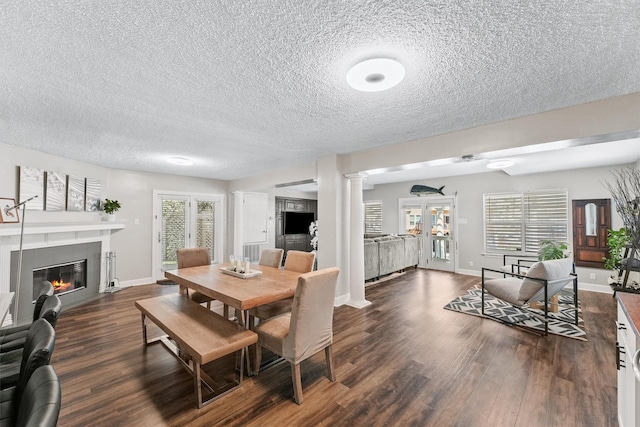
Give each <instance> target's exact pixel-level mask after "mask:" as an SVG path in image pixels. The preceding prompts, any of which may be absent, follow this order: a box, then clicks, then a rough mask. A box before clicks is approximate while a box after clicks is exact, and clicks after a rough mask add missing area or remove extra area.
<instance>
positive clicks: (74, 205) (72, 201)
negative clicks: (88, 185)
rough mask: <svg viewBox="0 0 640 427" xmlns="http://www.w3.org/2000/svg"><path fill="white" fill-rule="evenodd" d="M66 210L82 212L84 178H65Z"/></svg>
mask: <svg viewBox="0 0 640 427" xmlns="http://www.w3.org/2000/svg"><path fill="white" fill-rule="evenodd" d="M67 210H68V211H72V212H82V211H84V178H83V177H79V176H74V175H68V176H67Z"/></svg>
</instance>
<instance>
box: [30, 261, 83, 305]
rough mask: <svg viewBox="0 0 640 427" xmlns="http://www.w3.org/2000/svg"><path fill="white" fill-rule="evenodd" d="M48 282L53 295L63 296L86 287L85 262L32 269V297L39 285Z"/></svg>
mask: <svg viewBox="0 0 640 427" xmlns="http://www.w3.org/2000/svg"><path fill="white" fill-rule="evenodd" d="M46 280H48V281H49V282H51V284H52V285H53V290H54V293H55V294H58V295H64V294H68V293H70V292H74V291H78V290H80V289H83V288H86V287H87V260H86V259H83V260H78V261H72V262H65V263H62V264H56V265H48V266H46V267H38V268H34V269H33V296H34V297H35V296H36V295H37V294H38V291H39V290H40V284H41V283H42V282H44V281H46Z"/></svg>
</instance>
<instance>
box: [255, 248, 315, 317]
mask: <svg viewBox="0 0 640 427" xmlns="http://www.w3.org/2000/svg"><path fill="white" fill-rule="evenodd" d="M280 250H281V251H283V252H284V250H282V249H280ZM260 260H261V261H262V255H260ZM315 260H316V254H315V252H303V251H288V252H287V259H286V260H285V262H284V269H285V270H290V271H295V272H298V273H309V272H310V271H312V270H313V264H314V263H315ZM280 263H282V254H280ZM292 303H293V297H292V298H285V299H282V300H279V301H274V302H271V303H268V304H263V305H259V306H257V307H255V308H252V309H251V310H249V326H250V327H253V325H254V324H255V319H256V318H258V319H260V320H261V321H262V320H266V319H270V318H272V317H274V316H278V315H279V314H282V313H287V312H289V311H291V304H292Z"/></svg>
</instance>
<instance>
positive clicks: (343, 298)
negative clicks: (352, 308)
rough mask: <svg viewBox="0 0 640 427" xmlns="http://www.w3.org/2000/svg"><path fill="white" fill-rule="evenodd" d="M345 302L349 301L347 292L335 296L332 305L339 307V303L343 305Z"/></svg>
mask: <svg viewBox="0 0 640 427" xmlns="http://www.w3.org/2000/svg"><path fill="white" fill-rule="evenodd" d="M347 302H349V294H346V295H340V296H337V297H335V299H334V300H333V305H334V306H335V307H340V306H341V305H344V304H346V303H347Z"/></svg>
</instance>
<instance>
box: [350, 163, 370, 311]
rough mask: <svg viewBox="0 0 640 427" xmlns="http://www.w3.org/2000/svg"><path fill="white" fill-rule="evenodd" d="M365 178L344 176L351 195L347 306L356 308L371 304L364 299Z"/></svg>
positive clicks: (360, 174) (357, 174)
mask: <svg viewBox="0 0 640 427" xmlns="http://www.w3.org/2000/svg"><path fill="white" fill-rule="evenodd" d="M365 176H366V175H364V174H362V173H359V172H357V173H352V174H346V175H345V177H346V178H347V179H348V180H349V185H350V193H351V203H350V211H351V212H350V227H349V242H350V244H349V246H350V247H349V250H350V252H349V253H350V258H349V264H350V265H349V270H350V271H349V276H350V280H351V283H350V287H349V289H350V292H349V302H347V305H350V306H352V307H356V308H362V307H366V306H368V305H370V304H371V302H370V301H367V300H366V299H365V297H364V242H363V239H364V202H363V198H362V181H363V179H364V178H365Z"/></svg>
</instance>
